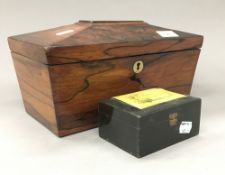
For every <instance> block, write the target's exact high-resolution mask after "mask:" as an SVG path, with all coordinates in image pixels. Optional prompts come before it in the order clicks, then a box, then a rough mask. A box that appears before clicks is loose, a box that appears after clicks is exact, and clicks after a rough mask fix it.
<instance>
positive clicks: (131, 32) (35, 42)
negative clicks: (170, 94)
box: [9, 21, 203, 64]
mask: <svg viewBox="0 0 225 175" xmlns="http://www.w3.org/2000/svg"><path fill="white" fill-rule="evenodd" d="M202 41H203V37H202V36H201V35H195V34H190V33H184V32H181V31H176V30H171V29H165V28H162V27H157V26H153V25H149V24H148V23H145V22H143V21H79V22H78V23H75V24H72V25H66V26H62V27H58V28H54V29H49V30H44V31H39V32H33V33H28V34H23V35H17V36H12V37H9V45H10V48H11V51H12V52H16V53H18V54H21V55H24V56H26V57H28V58H30V59H34V60H36V61H39V62H42V63H44V64H62V63H72V62H79V61H93V60H102V59H108V58H116V57H126V56H135V55H142V54H152V53H159V52H168V51H178V50H185V49H192V48H200V47H201V45H202Z"/></svg>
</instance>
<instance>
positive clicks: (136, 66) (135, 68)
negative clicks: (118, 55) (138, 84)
mask: <svg viewBox="0 0 225 175" xmlns="http://www.w3.org/2000/svg"><path fill="white" fill-rule="evenodd" d="M143 68H144V63H143V61H136V62H135V63H134V65H133V71H134V72H135V73H137V74H138V73H140V72H141V71H142V70H143Z"/></svg>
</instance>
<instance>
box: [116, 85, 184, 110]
mask: <svg viewBox="0 0 225 175" xmlns="http://www.w3.org/2000/svg"><path fill="white" fill-rule="evenodd" d="M182 97H185V95H182V94H178V93H175V92H171V91H168V90H165V89H161V88H152V89H147V90H143V91H139V92H134V93H130V94H126V95H121V96H116V97H113V98H114V99H117V100H120V101H122V102H125V103H127V104H129V105H131V106H134V107H137V108H139V109H143V108H147V107H151V106H154V105H157V104H160V103H164V102H168V101H171V100H175V99H178V98H182Z"/></svg>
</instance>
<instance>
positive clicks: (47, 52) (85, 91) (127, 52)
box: [8, 21, 203, 136]
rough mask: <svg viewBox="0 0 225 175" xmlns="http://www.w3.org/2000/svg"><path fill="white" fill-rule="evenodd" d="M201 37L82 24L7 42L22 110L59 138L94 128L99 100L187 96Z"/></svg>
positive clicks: (131, 24)
mask: <svg viewBox="0 0 225 175" xmlns="http://www.w3.org/2000/svg"><path fill="white" fill-rule="evenodd" d="M202 41H203V37H202V36H200V35H195V34H190V33H184V32H180V31H176V30H170V29H165V28H161V27H157V26H153V25H149V24H147V23H145V22H142V21H80V22H78V23H75V24H72V25H66V26H62V27H58V28H54V29H49V30H44V31H39V32H34V33H28V34H22V35H17V36H12V37H9V38H8V42H9V46H10V49H11V52H12V57H13V61H14V65H15V69H16V73H17V77H18V80H19V85H20V89H21V92H22V96H23V102H24V106H25V109H26V111H27V112H28V113H29V114H30V115H32V116H33V117H34V118H35V119H37V120H38V121H39V122H41V123H42V124H44V125H45V126H46V127H47V128H49V129H50V130H51V131H52V132H54V133H55V134H56V135H58V136H65V135H68V134H72V133H76V132H79V131H84V130H87V129H90V128H94V127H96V126H97V117H96V116H97V105H98V102H99V100H102V99H106V98H109V97H111V96H115V95H120V94H124V93H130V92H134V91H137V90H141V89H145V88H150V87H162V88H165V89H169V90H172V91H176V92H180V93H184V94H189V93H190V90H191V86H192V81H193V77H194V72H195V68H196V64H197V61H198V57H199V53H200V49H199V48H200V47H201V45H202Z"/></svg>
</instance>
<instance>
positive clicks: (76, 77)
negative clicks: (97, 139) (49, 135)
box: [49, 49, 200, 135]
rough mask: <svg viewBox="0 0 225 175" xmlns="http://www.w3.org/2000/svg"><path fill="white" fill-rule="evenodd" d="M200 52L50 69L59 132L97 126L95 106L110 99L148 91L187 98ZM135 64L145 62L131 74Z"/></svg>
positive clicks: (165, 54) (51, 67)
mask: <svg viewBox="0 0 225 175" xmlns="http://www.w3.org/2000/svg"><path fill="white" fill-rule="evenodd" d="M199 52H200V50H198V49H195V50H187V51H180V52H168V53H161V54H153V55H142V56H136V57H127V58H123V59H112V60H107V61H97V62H84V63H81V64H64V65H58V66H49V72H50V77H51V80H52V90H53V95H54V103H55V108H56V113H57V118H58V121H60V122H59V123H60V125H59V132H60V133H61V134H62V133H63V134H70V133H71V132H74V131H77V130H78V131H81V130H82V128H83V127H85V126H90V128H92V127H94V126H96V124H97V115H96V111H97V105H98V102H99V101H100V100H103V99H107V98H110V97H112V96H116V95H121V94H124V93H130V92H134V91H138V90H141V89H145V88H150V87H161V88H166V89H168V90H172V91H176V92H179V93H184V94H189V93H190V90H191V85H192V81H193V76H194V72H195V68H196V64H197V60H198V56H199ZM137 60H141V61H143V62H144V70H143V71H142V72H141V73H139V74H134V72H133V69H132V68H133V64H134V62H135V61H137ZM85 129H86V128H85ZM63 134H62V135H63Z"/></svg>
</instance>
